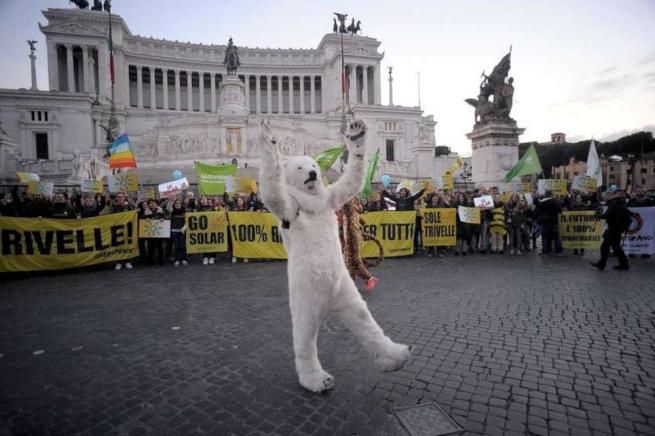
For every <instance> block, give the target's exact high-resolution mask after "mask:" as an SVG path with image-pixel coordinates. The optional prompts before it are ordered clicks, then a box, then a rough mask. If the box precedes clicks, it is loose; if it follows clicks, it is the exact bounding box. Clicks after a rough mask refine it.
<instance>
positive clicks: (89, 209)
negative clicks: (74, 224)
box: [78, 195, 100, 218]
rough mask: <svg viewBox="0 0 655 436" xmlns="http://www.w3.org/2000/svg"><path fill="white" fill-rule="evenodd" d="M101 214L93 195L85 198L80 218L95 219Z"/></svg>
mask: <svg viewBox="0 0 655 436" xmlns="http://www.w3.org/2000/svg"><path fill="white" fill-rule="evenodd" d="M99 214H100V209H98V204H97V203H96V200H95V198H93V197H92V196H91V195H87V196H86V197H84V199H83V200H82V207H81V208H80V212H79V214H78V218H93V217H94V216H98V215H99Z"/></svg>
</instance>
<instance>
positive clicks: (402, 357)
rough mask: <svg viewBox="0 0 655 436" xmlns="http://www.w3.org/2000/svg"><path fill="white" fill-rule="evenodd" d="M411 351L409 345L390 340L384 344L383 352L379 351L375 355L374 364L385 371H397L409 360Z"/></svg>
mask: <svg viewBox="0 0 655 436" xmlns="http://www.w3.org/2000/svg"><path fill="white" fill-rule="evenodd" d="M411 352H412V348H411V347H408V346H407V345H403V344H396V343H395V342H392V343H391V344H390V345H387V346H386V348H385V350H384V352H383V353H380V354H379V355H378V356H377V357H376V359H375V364H376V365H377V367H378V368H380V369H381V370H382V371H385V372H391V371H398V370H399V369H401V368H402V367H403V366H405V364H406V363H407V361H408V360H409V356H410V355H411Z"/></svg>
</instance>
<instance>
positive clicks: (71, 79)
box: [65, 44, 75, 92]
mask: <svg viewBox="0 0 655 436" xmlns="http://www.w3.org/2000/svg"><path fill="white" fill-rule="evenodd" d="M65 47H66V74H67V76H68V92H75V76H74V70H73V46H72V45H71V44H66V45H65Z"/></svg>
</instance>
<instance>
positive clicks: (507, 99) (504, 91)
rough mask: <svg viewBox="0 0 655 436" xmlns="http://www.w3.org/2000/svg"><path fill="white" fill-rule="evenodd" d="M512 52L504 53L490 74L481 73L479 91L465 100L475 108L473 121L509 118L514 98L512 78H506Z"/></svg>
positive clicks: (481, 121) (480, 121)
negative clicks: (473, 96)
mask: <svg viewBox="0 0 655 436" xmlns="http://www.w3.org/2000/svg"><path fill="white" fill-rule="evenodd" d="M511 55H512V52H511V51H510V52H509V53H508V54H506V55H505V56H504V57H503V58H502V59H501V60H500V62H499V63H498V65H496V66H495V67H494V69H493V71H492V72H491V74H490V75H486V74H485V73H484V72H483V73H482V83H480V93H479V94H478V98H477V99H475V98H467V99H466V100H465V101H466V102H467V103H468V104H470V105H471V106H473V107H474V108H475V123H476V124H477V123H483V122H486V121H489V120H492V119H507V120H511V118H510V116H509V113H510V112H511V110H512V101H513V99H514V78H513V77H510V78H509V79H508V78H507V75H508V73H509V69H510V58H511Z"/></svg>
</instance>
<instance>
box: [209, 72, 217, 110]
mask: <svg viewBox="0 0 655 436" xmlns="http://www.w3.org/2000/svg"><path fill="white" fill-rule="evenodd" d="M209 78H210V80H211V82H210V84H209V89H210V90H211V91H210V94H211V97H210V98H211V99H212V101H211V110H212V112H216V74H215V73H209Z"/></svg>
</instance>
